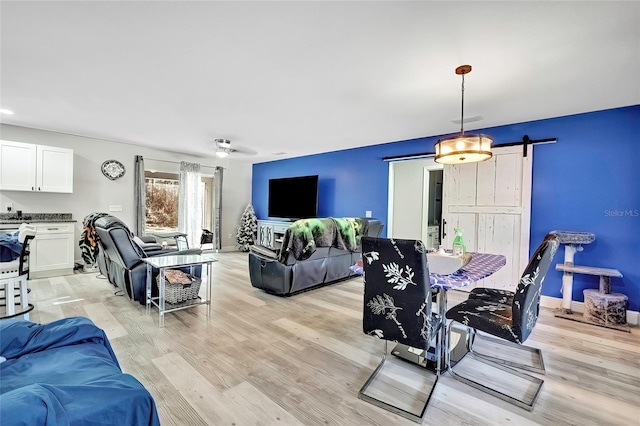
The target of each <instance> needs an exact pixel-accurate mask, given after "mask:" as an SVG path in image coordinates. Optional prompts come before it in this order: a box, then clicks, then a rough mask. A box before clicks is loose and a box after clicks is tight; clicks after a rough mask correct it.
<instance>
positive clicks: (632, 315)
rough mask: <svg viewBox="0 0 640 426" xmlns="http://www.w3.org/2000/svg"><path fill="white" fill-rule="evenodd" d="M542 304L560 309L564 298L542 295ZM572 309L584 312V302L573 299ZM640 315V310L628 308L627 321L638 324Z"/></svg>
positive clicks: (630, 323) (545, 306)
mask: <svg viewBox="0 0 640 426" xmlns="http://www.w3.org/2000/svg"><path fill="white" fill-rule="evenodd" d="M540 306H542V307H544V308H550V309H559V308H560V307H562V298H560V297H551V296H540ZM571 310H572V311H574V312H584V303H583V302H576V301H575V300H574V301H572V302H571ZM639 316H640V313H639V312H636V311H629V310H627V323H628V324H629V325H638V317H639Z"/></svg>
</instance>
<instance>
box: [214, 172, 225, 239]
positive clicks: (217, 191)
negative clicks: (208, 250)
mask: <svg viewBox="0 0 640 426" xmlns="http://www.w3.org/2000/svg"><path fill="white" fill-rule="evenodd" d="M222 172H223V169H222V167H216V171H215V173H214V175H213V176H214V177H213V185H214V190H213V244H214V248H215V249H216V250H221V249H222Z"/></svg>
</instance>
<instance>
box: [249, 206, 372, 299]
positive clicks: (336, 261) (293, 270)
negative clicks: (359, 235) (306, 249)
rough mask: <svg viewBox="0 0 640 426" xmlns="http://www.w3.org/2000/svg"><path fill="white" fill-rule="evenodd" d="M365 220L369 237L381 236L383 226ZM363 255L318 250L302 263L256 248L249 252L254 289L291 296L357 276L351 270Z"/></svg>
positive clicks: (294, 258) (354, 252) (289, 256)
mask: <svg viewBox="0 0 640 426" xmlns="http://www.w3.org/2000/svg"><path fill="white" fill-rule="evenodd" d="M360 219H363V218H360ZM364 220H365V221H366V223H367V225H368V226H367V231H366V234H365V235H368V236H373V237H378V236H380V234H381V233H382V228H383V224H382V222H380V221H379V220H378V219H370V218H366V219H364ZM285 238H286V234H285ZM361 254H362V253H361V250H360V246H359V245H358V248H356V249H355V250H345V249H341V248H337V247H333V246H331V247H316V248H315V251H313V253H312V254H311V255H310V256H309V257H307V258H305V259H304V260H300V259H298V258H296V256H295V255H294V254H293V253H292V252H289V253H287V254H286V256H280V254H279V253H278V252H274V251H272V250H269V249H267V248H265V247H260V246H253V247H251V250H250V252H249V277H250V279H251V285H252V286H253V287H256V288H259V289H262V290H264V291H266V292H268V293H272V294H276V295H279V296H289V295H291V294H294V293H297V292H300V291H303V290H308V289H310V288H313V287H317V286H321V285H325V284H330V283H333V282H336V281H339V280H343V279H346V278H349V277H351V276H353V275H355V273H354V272H353V271H351V270H350V269H349V268H350V267H351V266H353V265H354V264H355V263H356V262H357V261H358V260H359V259H360V258H361Z"/></svg>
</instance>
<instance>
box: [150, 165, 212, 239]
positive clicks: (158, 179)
mask: <svg viewBox="0 0 640 426" xmlns="http://www.w3.org/2000/svg"><path fill="white" fill-rule="evenodd" d="M179 179H180V176H179V175H178V174H176V173H162V172H152V171H150V170H145V172H144V181H145V191H146V199H147V203H146V213H145V215H146V221H147V227H146V232H147V233H152V232H154V231H177V230H178V209H179V205H178V200H179V191H180V186H179V183H180V181H179ZM200 191H202V203H203V205H202V228H203V229H208V230H212V227H213V225H212V223H213V214H212V212H213V195H212V191H213V178H212V177H207V176H202V184H201V185H200Z"/></svg>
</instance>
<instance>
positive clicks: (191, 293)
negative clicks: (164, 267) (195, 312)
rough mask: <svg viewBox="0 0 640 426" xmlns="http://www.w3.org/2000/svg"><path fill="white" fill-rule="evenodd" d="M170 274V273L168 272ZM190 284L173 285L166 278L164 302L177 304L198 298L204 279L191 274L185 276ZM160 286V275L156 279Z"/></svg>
mask: <svg viewBox="0 0 640 426" xmlns="http://www.w3.org/2000/svg"><path fill="white" fill-rule="evenodd" d="M167 272H168V271H167ZM185 275H186V276H187V277H188V278H189V280H190V283H188V284H181V283H173V282H171V280H170V279H168V277H166V276H165V280H164V300H165V302H167V303H171V304H176V303H182V302H186V301H189V300H194V299H197V298H198V293H199V292H200V284H202V279H201V278H199V277H196V276H194V275H191V274H185ZM156 280H157V282H158V284H160V275H159V274H158V276H157V277H156Z"/></svg>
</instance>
